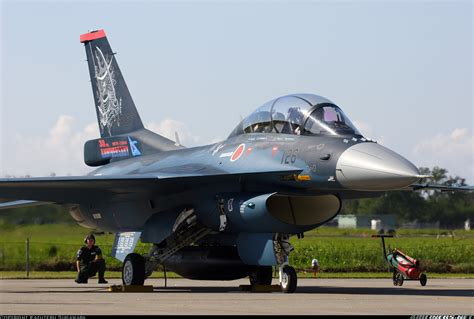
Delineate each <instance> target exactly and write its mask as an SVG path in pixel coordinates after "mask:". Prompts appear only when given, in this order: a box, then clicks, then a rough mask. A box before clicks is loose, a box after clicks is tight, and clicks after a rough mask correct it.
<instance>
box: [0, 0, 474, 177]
mask: <svg viewBox="0 0 474 319" xmlns="http://www.w3.org/2000/svg"><path fill="white" fill-rule="evenodd" d="M0 8H1V51H0V52H1V53H0V60H1V65H0V67H1V85H0V96H1V105H0V124H1V127H0V141H1V148H0V175H1V176H5V175H15V176H22V175H26V174H28V175H32V176H47V175H50V174H52V173H55V174H57V175H82V174H85V173H87V172H88V171H91V170H92V168H90V167H87V166H86V165H85V164H84V163H83V144H84V142H85V141H87V140H89V139H93V138H96V137H98V128H97V120H96V113H95V110H94V101H93V96H92V90H91V86H90V79H89V74H88V69H87V64H86V62H85V59H86V57H85V51H84V47H83V45H82V44H81V43H79V36H80V34H83V33H86V32H88V31H89V30H94V29H104V30H105V32H106V34H107V36H108V39H109V42H110V43H111V46H112V49H113V50H114V51H115V52H117V54H116V55H115V57H116V59H117V61H118V63H119V66H120V68H121V71H122V73H123V75H124V77H125V80H126V82H127V85H128V87H129V89H130V92H131V94H132V97H133V99H134V101H135V104H136V105H137V108H138V111H139V113H140V115H141V118H142V120H143V122H144V124H145V127H147V128H149V129H151V130H153V131H155V132H157V133H160V134H162V135H165V136H167V137H169V138H171V139H174V132H175V131H178V133H179V136H180V140H181V143H182V144H184V145H186V146H197V145H203V144H209V143H213V142H217V141H220V140H224V139H225V138H226V137H227V136H228V134H229V133H230V132H231V131H232V130H233V128H234V127H235V126H236V125H237V123H238V122H239V120H240V118H241V117H245V116H246V115H248V114H249V113H251V112H252V111H253V110H254V109H256V108H257V107H259V106H260V105H262V104H264V103H265V102H267V101H268V100H271V99H273V98H276V97H278V96H282V95H287V94H291V93H313V94H318V95H321V96H324V97H326V98H328V99H330V100H331V101H333V102H335V103H336V104H337V105H339V106H340V107H341V108H342V109H343V110H344V112H345V113H346V115H348V116H349V118H350V119H351V120H352V122H354V123H355V125H356V126H357V127H358V128H359V130H360V131H361V132H362V133H363V134H364V135H365V136H366V137H370V138H373V139H375V140H377V141H378V142H379V143H380V144H382V145H384V146H387V147H389V148H391V149H392V150H394V151H396V152H397V153H399V154H401V155H402V156H404V157H406V158H407V159H408V160H410V161H411V162H413V163H414V164H415V165H416V166H418V167H421V166H423V167H430V168H431V167H433V166H440V167H444V168H446V169H448V174H449V175H453V176H454V175H459V176H461V177H464V178H466V179H467V182H468V183H469V184H474V163H473V162H474V159H473V157H474V137H473V131H474V125H473V123H474V116H473V39H474V37H473V29H474V24H473V14H474V13H473V2H472V1H446V2H444V1H363V2H361V1H205V2H200V1H189V2H184V1H172V2H171V1H170V2H163V1H133V2H132V1H119V2H117V1H114V2H112V1H82V2H77V1H43V2H42V1H5V0H3V1H1V7H0Z"/></svg>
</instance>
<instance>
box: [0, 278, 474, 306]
mask: <svg viewBox="0 0 474 319" xmlns="http://www.w3.org/2000/svg"><path fill="white" fill-rule="evenodd" d="M273 282H274V283H276V282H277V280H276V279H274V280H273ZM120 283H121V280H120V279H112V280H109V284H106V285H99V284H97V283H96V279H94V280H92V279H91V280H89V284H86V285H78V284H76V283H75V282H74V281H73V280H69V279H67V280H66V279H29V280H12V279H3V280H0V314H3V315H9V314H69V315H87V314H103V315H126V314H148V315H150V314H215V315H217V314H234V315H240V314H342V315H353V314H370V315H376V314H405V315H406V314H409V315H411V314H452V315H455V314H471V315H472V314H474V306H473V305H474V299H473V296H474V279H429V277H428V284H427V285H426V286H425V287H422V286H421V285H420V284H419V282H417V281H409V282H405V283H404V285H403V286H402V287H394V286H393V284H392V281H391V280H390V279H368V280H365V279H299V280H298V288H297V290H296V292H295V293H294V294H283V293H281V292H273V293H251V292H243V291H240V290H239V285H246V284H248V280H247V279H242V280H236V281H228V282H218V281H216V282H214V281H192V280H187V279H169V280H168V287H167V288H164V280H162V279H151V280H148V281H146V284H152V285H153V286H154V291H153V292H149V293H124V292H116V293H113V292H108V291H107V289H108V287H109V285H110V284H120Z"/></svg>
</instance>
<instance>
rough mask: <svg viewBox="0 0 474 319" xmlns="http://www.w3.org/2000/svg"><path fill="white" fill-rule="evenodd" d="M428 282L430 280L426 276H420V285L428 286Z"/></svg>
mask: <svg viewBox="0 0 474 319" xmlns="http://www.w3.org/2000/svg"><path fill="white" fill-rule="evenodd" d="M427 281H428V278H427V277H426V275H425V274H421V276H420V284H421V285H422V286H423V287H424V286H426V282H427Z"/></svg>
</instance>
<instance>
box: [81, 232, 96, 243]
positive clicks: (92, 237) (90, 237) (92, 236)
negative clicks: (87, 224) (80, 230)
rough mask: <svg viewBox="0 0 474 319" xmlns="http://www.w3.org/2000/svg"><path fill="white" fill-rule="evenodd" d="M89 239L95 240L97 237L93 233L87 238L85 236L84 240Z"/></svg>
mask: <svg viewBox="0 0 474 319" xmlns="http://www.w3.org/2000/svg"><path fill="white" fill-rule="evenodd" d="M88 239H93V240H94V241H95V237H94V235H93V234H89V235H87V236H86V238H84V242H87V240H88Z"/></svg>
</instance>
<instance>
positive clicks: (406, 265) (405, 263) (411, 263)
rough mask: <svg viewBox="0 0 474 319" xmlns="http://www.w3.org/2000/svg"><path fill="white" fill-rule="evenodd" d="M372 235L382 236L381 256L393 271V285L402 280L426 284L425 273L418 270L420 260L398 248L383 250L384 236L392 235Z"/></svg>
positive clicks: (399, 283)
mask: <svg viewBox="0 0 474 319" xmlns="http://www.w3.org/2000/svg"><path fill="white" fill-rule="evenodd" d="M372 237H380V238H382V249H383V256H384V258H385V260H386V261H387V263H388V265H389V267H390V269H391V270H392V271H393V284H394V285H395V286H401V285H403V281H404V280H419V281H420V284H421V285H422V286H425V285H426V281H427V280H428V279H427V277H426V274H424V273H423V272H422V271H421V270H420V262H419V261H418V260H416V259H414V258H412V257H410V256H408V255H407V254H405V253H403V252H402V251H400V250H398V249H396V248H395V249H393V250H390V249H389V250H385V240H384V238H385V237H393V235H385V234H381V235H372Z"/></svg>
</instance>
